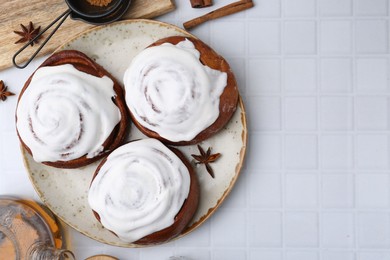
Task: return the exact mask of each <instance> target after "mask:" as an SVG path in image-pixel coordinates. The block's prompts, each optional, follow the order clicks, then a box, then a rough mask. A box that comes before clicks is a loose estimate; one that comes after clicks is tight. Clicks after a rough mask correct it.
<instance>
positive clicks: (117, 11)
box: [12, 0, 131, 69]
mask: <svg viewBox="0 0 390 260" xmlns="http://www.w3.org/2000/svg"><path fill="white" fill-rule="evenodd" d="M65 2H66V4H67V5H68V7H69V9H68V10H67V11H65V12H64V13H62V14H61V15H60V16H58V17H57V18H56V19H55V20H54V21H53V22H51V23H50V24H49V25H48V26H46V27H45V28H44V29H43V30H42V31H41V32H40V33H39V34H38V35H36V36H35V37H34V39H31V40H30V41H29V42H27V43H26V44H25V45H24V46H23V47H22V48H20V49H19V50H18V51H17V52H16V53H15V54H14V56H13V57H12V63H13V64H14V66H15V67H17V68H19V69H23V68H25V67H27V65H28V64H29V63H30V62H31V61H32V60H33V59H34V58H35V56H36V55H37V54H38V53H39V52H40V51H41V49H42V48H43V46H45V44H46V43H47V42H48V41H49V40H50V38H51V37H52V36H53V34H54V33H55V32H56V31H57V30H58V28H60V26H61V24H62V23H63V22H64V21H65V20H66V18H67V17H68V16H70V18H72V19H74V20H80V21H83V22H86V23H90V24H94V25H102V24H108V23H111V22H114V21H116V20H118V19H119V18H121V17H122V16H123V15H124V14H125V13H126V11H127V9H129V7H130V3H131V0H112V1H111V2H110V3H109V4H108V5H107V6H102V7H100V6H94V5H91V4H89V3H88V2H87V1H86V0H65ZM57 22H58V25H57V26H56V27H55V28H54V29H53V30H52V32H51V33H50V34H49V36H47V37H46V39H45V41H44V42H43V43H42V44H41V45H40V46H39V48H38V49H37V50H36V51H35V53H34V54H33V55H32V56H31V57H30V58H29V60H28V61H27V62H25V63H24V64H22V65H20V64H18V63H17V62H16V57H17V56H18V55H19V54H20V53H21V52H22V51H23V50H24V49H26V48H27V47H28V46H29V45H30V44H31V43H32V42H34V41H35V40H36V39H38V38H39V37H40V36H41V35H42V34H43V33H45V32H46V31H47V30H48V29H49V28H50V27H52V26H53V25H54V24H56V23H57Z"/></svg>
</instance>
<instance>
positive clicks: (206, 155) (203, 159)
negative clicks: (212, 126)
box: [191, 145, 221, 178]
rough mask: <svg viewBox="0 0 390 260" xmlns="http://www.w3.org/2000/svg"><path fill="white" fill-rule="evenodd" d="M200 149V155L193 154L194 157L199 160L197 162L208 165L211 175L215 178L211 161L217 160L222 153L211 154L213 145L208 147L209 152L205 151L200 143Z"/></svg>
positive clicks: (207, 168)
mask: <svg viewBox="0 0 390 260" xmlns="http://www.w3.org/2000/svg"><path fill="white" fill-rule="evenodd" d="M198 150H199V152H200V155H196V154H191V156H192V157H194V159H195V160H197V162H196V164H204V165H205V166H206V170H207V172H208V173H209V174H210V176H211V177H213V178H214V171H213V169H212V168H211V166H210V163H212V162H215V161H216V160H217V159H218V158H219V157H220V156H221V154H220V153H215V154H211V147H209V148H208V149H207V152H205V151H204V150H203V148H202V147H201V146H200V145H198Z"/></svg>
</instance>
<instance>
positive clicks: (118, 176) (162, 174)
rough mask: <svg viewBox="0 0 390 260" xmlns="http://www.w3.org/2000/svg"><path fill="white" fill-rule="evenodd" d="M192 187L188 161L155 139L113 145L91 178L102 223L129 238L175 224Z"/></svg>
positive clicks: (91, 201) (94, 203)
mask: <svg viewBox="0 0 390 260" xmlns="http://www.w3.org/2000/svg"><path fill="white" fill-rule="evenodd" d="M189 189H190V176H189V171H188V169H187V167H186V166H185V165H184V163H183V162H182V161H181V160H180V158H178V157H177V156H176V154H174V153H173V152H172V151H171V150H169V149H168V148H167V147H166V146H165V145H163V144H162V143H161V142H160V141H158V140H156V139H143V140H139V141H133V142H131V143H128V144H125V145H123V146H121V147H119V148H117V149H116V150H114V151H113V152H112V153H111V154H110V155H109V156H108V158H107V160H106V162H105V163H104V164H103V166H102V167H101V168H100V170H99V173H98V174H97V175H96V177H95V179H94V180H93V182H92V184H91V187H90V190H89V194H88V201H89V205H90V206H91V208H92V209H93V210H94V211H96V212H97V213H98V214H99V216H100V221H101V223H102V225H103V226H104V227H105V228H107V229H109V230H111V231H113V232H114V233H115V234H117V235H118V237H119V238H120V239H121V240H123V241H126V242H134V241H137V240H138V239H140V238H142V237H145V236H147V235H149V234H152V233H154V232H156V231H159V230H162V229H164V228H166V227H169V226H171V225H172V224H173V223H174V219H175V216H176V215H177V213H178V212H179V211H180V209H181V207H182V205H183V203H184V201H185V199H186V198H187V197H188V193H189Z"/></svg>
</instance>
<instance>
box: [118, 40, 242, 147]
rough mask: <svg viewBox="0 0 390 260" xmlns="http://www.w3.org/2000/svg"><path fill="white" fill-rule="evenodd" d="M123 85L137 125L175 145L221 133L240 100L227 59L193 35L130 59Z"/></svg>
mask: <svg viewBox="0 0 390 260" xmlns="http://www.w3.org/2000/svg"><path fill="white" fill-rule="evenodd" d="M124 85H125V93H126V103H127V106H128V107H129V110H130V114H131V117H132V119H133V122H134V123H135V124H136V126H137V127H138V128H139V129H140V130H141V131H142V132H143V133H144V134H146V135H147V136H149V137H153V138H157V139H159V140H161V141H162V142H165V143H169V144H175V145H188V144H195V143H198V142H200V141H203V140H205V139H207V138H209V137H210V136H211V135H213V134H215V133H216V132H218V131H219V130H220V129H221V128H222V127H223V126H225V124H226V123H227V122H228V121H229V119H230V118H231V116H232V115H233V113H234V111H235V110H236V107H237V102H238V89H237V84H236V80H235V78H234V75H233V73H232V71H231V69H230V67H229V64H228V63H227V62H226V61H225V60H224V59H223V58H222V57H221V56H219V55H218V54H217V53H216V52H214V51H213V50H212V49H211V48H210V47H209V46H207V45H206V44H205V43H203V42H201V41H200V40H198V39H195V38H185V37H180V36H174V37H168V38H165V39H161V40H159V41H157V42H155V43H154V44H152V45H151V46H149V47H148V48H146V49H145V50H143V51H142V52H140V53H139V54H138V55H137V56H136V57H135V58H134V59H133V60H132V62H131V64H130V66H129V68H128V69H127V70H126V72H125V75H124Z"/></svg>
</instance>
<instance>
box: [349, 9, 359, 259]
mask: <svg viewBox="0 0 390 260" xmlns="http://www.w3.org/2000/svg"><path fill="white" fill-rule="evenodd" d="M351 9H352V16H351V17H352V18H353V19H352V28H351V30H352V31H351V37H352V46H351V48H352V57H351V61H352V81H351V83H352V84H351V93H352V104H351V107H350V109H351V113H350V115H351V116H352V118H351V128H352V130H351V135H352V144H351V145H352V149H351V152H352V165H351V168H352V175H351V181H352V205H353V208H352V209H351V212H352V213H353V221H354V223H353V238H354V239H353V249H354V258H355V259H356V258H357V252H358V249H359V243H358V216H357V215H358V214H357V204H356V171H355V170H356V153H355V149H356V122H355V99H356V92H357V73H356V72H357V68H356V56H355V54H356V19H355V6H354V4H353V2H351Z"/></svg>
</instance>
